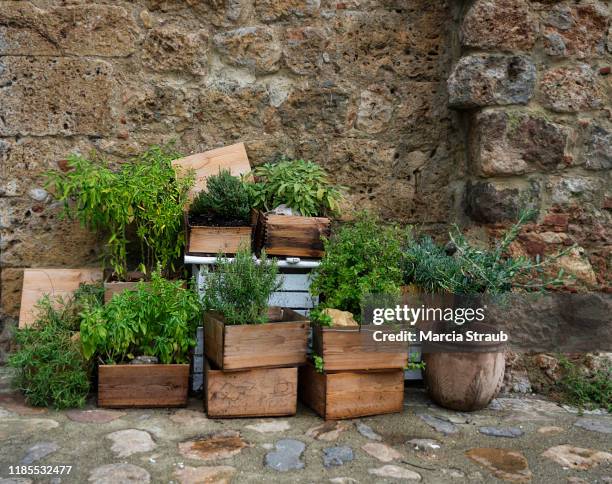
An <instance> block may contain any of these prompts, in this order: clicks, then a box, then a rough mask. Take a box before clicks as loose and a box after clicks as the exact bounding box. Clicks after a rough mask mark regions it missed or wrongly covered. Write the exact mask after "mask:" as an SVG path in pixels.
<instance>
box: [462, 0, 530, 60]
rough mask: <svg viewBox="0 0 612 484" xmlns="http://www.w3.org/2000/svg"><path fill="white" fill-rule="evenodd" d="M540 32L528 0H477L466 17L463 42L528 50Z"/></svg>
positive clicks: (480, 46) (466, 44)
mask: <svg viewBox="0 0 612 484" xmlns="http://www.w3.org/2000/svg"><path fill="white" fill-rule="evenodd" d="M537 31H538V25H537V22H536V21H535V19H534V18H533V16H532V15H531V14H530V12H529V4H528V3H527V2H526V1H525V0H497V1H491V0H477V1H476V2H475V3H474V4H473V5H472V6H471V7H470V9H469V10H468V12H467V14H466V15H465V17H464V19H463V24H462V25H461V43H462V44H463V45H464V46H467V47H477V48H480V49H495V50H500V51H529V50H531V48H532V47H533V46H534V44H535V39H536V34H537Z"/></svg>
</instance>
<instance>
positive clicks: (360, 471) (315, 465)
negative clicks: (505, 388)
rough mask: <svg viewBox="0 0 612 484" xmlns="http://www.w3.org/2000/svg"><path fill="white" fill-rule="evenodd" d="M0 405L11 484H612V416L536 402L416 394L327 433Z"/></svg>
mask: <svg viewBox="0 0 612 484" xmlns="http://www.w3.org/2000/svg"><path fill="white" fill-rule="evenodd" d="M0 393H3V395H4V396H5V398H4V399H3V402H7V403H8V405H6V406H5V405H3V403H2V402H0V484H5V483H8V482H21V483H27V482H31V483H45V484H46V483H58V482H61V483H62V484H66V483H69V484H70V483H77V484H81V483H88V482H91V483H113V484H114V483H117V482H125V483H134V484H136V483H148V482H151V483H170V482H173V483H177V484H178V483H180V484H187V483H196V482H211V483H230V482H236V483H243V482H244V483H255V482H257V483H259V482H273V483H276V482H280V483H292V484H295V483H298V484H299V483H305V484H306V483H313V482H317V483H318V482H333V483H347V484H348V483H355V482H357V483H370V482H374V483H387V482H389V483H391V482H403V481H405V482H411V481H413V482H417V481H418V482H425V483H434V484H437V483H446V482H449V483H450V482H483V483H489V482H502V481H499V480H498V479H505V480H509V481H513V480H514V481H517V482H525V481H526V480H528V479H531V482H534V483H553V482H554V483H562V484H563V483H570V482H589V483H595V482H609V481H606V479H612V466H611V465H610V458H611V457H610V454H609V453H608V452H609V451H610V434H609V433H607V430H608V429H609V428H610V425H612V416H609V415H605V414H604V415H589V416H588V417H583V416H580V415H579V414H576V413H573V412H571V411H568V410H566V409H563V408H561V407H559V406H557V405H556V404H554V403H552V402H547V401H545V400H542V399H539V398H536V397H534V396H522V397H516V398H515V397H512V396H503V397H501V398H498V399H497V400H496V401H495V402H494V403H493V404H492V405H491V406H490V407H489V408H487V409H485V410H482V411H479V412H474V413H470V414H461V413H458V412H452V411H448V410H444V409H441V408H439V407H437V406H436V405H435V404H433V403H432V402H430V401H429V400H428V399H427V397H426V396H425V393H424V391H423V390H422V389H420V388H416V387H408V388H407V390H406V400H405V406H404V411H403V413H401V414H392V415H381V416H376V417H367V418H360V419H353V420H347V421H343V422H341V424H340V425H337V424H335V423H327V424H326V425H325V426H322V424H323V421H322V420H321V419H320V418H319V417H318V416H317V415H315V414H314V413H313V412H312V411H311V410H310V409H308V408H306V407H303V406H301V405H300V406H299V408H298V413H297V415H296V416H295V417H290V418H289V417H283V418H280V419H228V420H214V419H208V418H206V415H205V414H204V413H203V411H202V402H201V399H198V398H195V397H194V398H191V399H190V402H189V406H188V408H187V409H137V410H124V411H121V412H116V413H111V414H107V413H106V412H103V413H99V412H96V411H94V410H95V402H94V401H91V402H90V404H89V405H88V406H87V407H86V408H85V409H82V410H84V411H85V412H86V413H82V414H81V413H75V412H74V411H54V410H51V409H50V410H48V411H46V412H37V411H33V410H31V409H30V410H29V409H28V407H27V406H25V404H24V403H23V402H22V401H21V400H20V399H19V397H18V396H16V395H12V396H11V395H10V394H9V393H8V390H4V391H0ZM9 396H10V398H9ZM90 410H91V411H92V412H89V411H90ZM423 416H429V417H431V418H426V419H423V418H422V417H423ZM109 417H112V418H109ZM432 419H439V420H440V421H442V422H445V423H447V424H451V425H453V426H454V427H455V428H456V432H455V433H452V434H448V435H445V434H444V433H441V432H438V431H436V430H435V428H432V426H431V422H432V421H433V420H432ZM461 422H463V423H461ZM509 422H513V423H509ZM436 423H438V422H437V421H436ZM366 426H367V427H366ZM315 428H316V430H312V429H315ZM483 428H492V429H508V428H519V429H520V430H521V431H522V435H518V433H519V432H512V434H513V438H500V437H498V436H496V431H494V432H492V433H491V434H492V435H485V434H483V433H481V430H482V429H483ZM338 430H340V431H338ZM330 432H332V435H331V437H334V439H331V438H330V436H329V433H330ZM322 435H323V436H326V437H327V438H323V439H321V436H322ZM515 435H516V436H515ZM122 436H125V437H126V438H125V439H122V438H121V437H122ZM375 436H378V437H379V439H380V440H378V438H376V437H375ZM330 440H333V443H330ZM226 447H227V448H226ZM381 457H382V459H381ZM22 462H23V463H26V462H30V463H31V465H38V466H42V465H45V466H56V465H70V466H72V470H71V473H70V475H63V476H57V475H54V476H45V477H41V476H33V475H27V476H24V475H21V476H20V475H11V474H10V467H9V466H18V465H21V464H22ZM326 464H327V465H326ZM338 464H340V465H338ZM277 469H278V470H277ZM58 477H59V478H61V481H60V480H59V479H57V478H58ZM11 479H12V480H11ZM578 479H582V480H583V481H580V480H578Z"/></svg>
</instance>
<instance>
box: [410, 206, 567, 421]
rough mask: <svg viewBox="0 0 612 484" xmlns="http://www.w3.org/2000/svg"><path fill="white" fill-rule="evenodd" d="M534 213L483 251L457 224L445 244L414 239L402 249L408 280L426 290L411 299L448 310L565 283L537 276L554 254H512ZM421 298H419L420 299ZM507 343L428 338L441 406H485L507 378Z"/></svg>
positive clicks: (432, 387) (447, 326)
mask: <svg viewBox="0 0 612 484" xmlns="http://www.w3.org/2000/svg"><path fill="white" fill-rule="evenodd" d="M531 216H532V213H531V212H528V211H524V212H522V213H521V214H520V216H519V220H518V221H517V223H516V224H514V225H513V226H512V227H511V228H510V229H509V230H508V231H507V232H506V233H505V234H504V235H503V236H502V237H501V239H499V240H498V241H497V242H496V243H495V246H494V248H493V249H490V250H485V249H479V248H476V247H474V246H472V245H471V244H470V243H469V242H468V241H467V240H466V239H465V237H464V236H463V235H462V234H461V233H460V232H459V230H458V229H457V228H455V230H454V231H453V232H451V233H450V243H449V244H448V245H447V246H446V247H441V246H438V245H437V244H435V243H434V242H433V241H432V240H431V239H430V238H428V237H418V238H412V239H411V240H410V241H409V242H408V244H407V249H406V251H405V253H404V277H405V282H406V283H407V284H410V285H412V286H416V287H417V288H418V289H419V290H420V291H421V292H422V294H421V295H419V294H416V295H413V296H412V297H410V300H411V302H412V303H413V304H419V302H422V301H426V305H430V306H431V305H432V304H433V305H438V306H439V307H444V309H445V310H446V309H454V308H455V307H462V306H470V307H471V306H482V305H483V304H484V303H483V302H482V300H481V298H482V297H483V296H501V295H503V294H504V293H508V292H509V291H512V290H529V291H532V290H535V289H542V288H546V287H548V286H554V285H558V284H560V283H561V282H562V279H561V276H562V272H560V273H559V274H558V275H557V276H556V277H554V278H550V277H545V276H541V277H540V279H539V280H535V279H534V276H535V275H536V273H537V272H538V271H541V269H542V267H543V266H544V265H546V264H548V263H549V262H550V261H551V260H553V259H554V258H551V259H548V260H546V261H541V260H536V261H534V260H531V259H529V258H527V257H511V256H509V255H508V248H509V246H510V244H511V243H512V242H513V241H514V240H515V239H516V237H517V235H518V234H519V232H520V229H521V227H522V226H523V225H524V224H525V223H526V222H527V221H528V220H529V219H530V218H531ZM417 301H419V302H417ZM420 326H421V328H425V329H433V330H434V332H436V333H445V332H449V331H451V332H465V331H467V330H470V331H475V332H478V333H480V334H485V333H486V334H491V335H496V334H498V333H499V330H498V329H496V328H494V327H491V326H490V325H488V324H486V322H471V323H466V324H464V325H462V326H457V325H456V324H454V323H443V322H440V321H437V322H434V323H431V322H430V323H424V324H423V325H420ZM504 349H505V345H504V343H502V342H494V341H467V339H465V340H464V341H461V342H455V343H443V342H428V343H427V345H426V346H424V348H423V361H424V363H425V373H424V378H425V384H426V386H427V389H428V392H429V395H430V396H431V398H432V400H434V401H435V402H436V403H438V404H439V405H441V406H443V407H447V408H451V409H454V410H461V411H472V410H478V409H481V408H484V407H485V406H486V405H488V404H489V402H490V401H491V400H492V399H493V398H494V397H495V396H496V395H497V393H498V392H499V389H500V388H501V384H502V381H503V376H504V369H505V352H504Z"/></svg>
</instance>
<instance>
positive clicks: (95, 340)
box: [81, 269, 202, 364]
mask: <svg viewBox="0 0 612 484" xmlns="http://www.w3.org/2000/svg"><path fill="white" fill-rule="evenodd" d="M182 284H183V283H182V281H169V280H167V279H164V278H163V277H162V276H161V273H160V271H159V269H157V270H156V271H155V272H153V274H152V277H151V281H150V282H149V283H142V282H140V283H138V285H137V288H136V290H134V291H124V292H122V293H119V294H115V295H114V296H113V298H112V299H111V300H110V301H109V302H108V303H106V304H105V305H104V306H96V307H91V308H88V310H86V311H84V313H83V321H82V323H81V342H82V345H83V354H84V355H85V357H86V358H88V359H89V358H92V357H93V356H97V357H98V358H99V361H101V362H103V363H106V364H113V363H127V362H129V361H130V360H132V359H133V358H135V357H136V356H155V357H157V358H158V359H159V362H160V363H164V364H169V363H187V362H188V361H189V358H188V357H189V349H190V348H191V347H193V346H195V344H196V341H195V339H194V335H195V332H196V327H197V325H198V324H199V322H200V320H201V316H202V306H201V303H200V300H199V297H198V295H197V294H196V292H195V291H194V290H192V289H191V288H187V289H186V288H184V287H183V285H182Z"/></svg>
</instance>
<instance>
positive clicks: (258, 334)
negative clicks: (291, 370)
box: [222, 316, 309, 370]
mask: <svg viewBox="0 0 612 484" xmlns="http://www.w3.org/2000/svg"><path fill="white" fill-rule="evenodd" d="M300 318H301V319H304V318H303V317H301V316H300ZM308 328H309V323H308V322H307V321H303V320H302V321H297V322H291V323H287V322H279V323H266V324H257V325H240V326H229V325H228V326H225V335H224V338H225V339H224V348H223V366H222V367H223V369H224V370H231V369H241V368H257V367H266V366H268V367H269V366H294V365H301V364H304V363H306V351H307V346H308Z"/></svg>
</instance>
